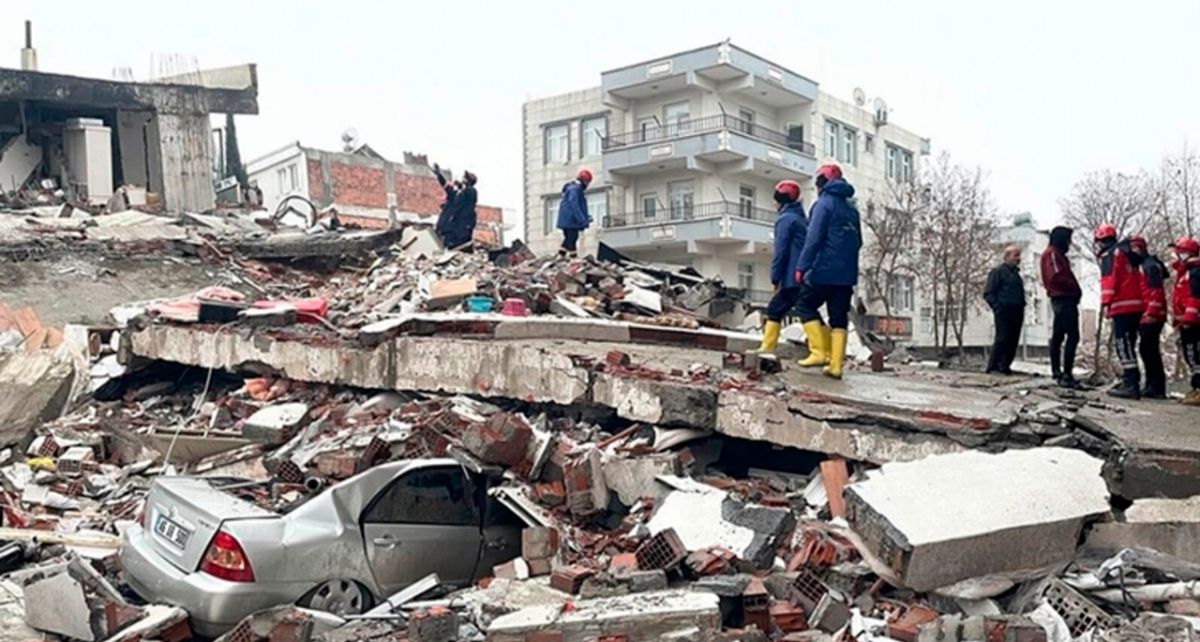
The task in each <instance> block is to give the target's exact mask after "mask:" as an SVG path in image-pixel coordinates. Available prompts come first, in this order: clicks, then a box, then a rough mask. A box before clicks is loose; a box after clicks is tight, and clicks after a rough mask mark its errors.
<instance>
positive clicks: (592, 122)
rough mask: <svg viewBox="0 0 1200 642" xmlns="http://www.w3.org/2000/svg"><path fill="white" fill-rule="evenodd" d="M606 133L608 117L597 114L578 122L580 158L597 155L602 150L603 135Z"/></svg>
mask: <svg viewBox="0 0 1200 642" xmlns="http://www.w3.org/2000/svg"><path fill="white" fill-rule="evenodd" d="M607 135H608V118H607V117H606V116H597V117H595V118H587V119H584V120H583V121H582V122H580V123H579V140H581V141H583V144H582V145H580V150H579V154H580V156H579V157H580V158H588V157H591V156H599V155H600V154H601V153H602V152H603V151H604V137H605V136H607Z"/></svg>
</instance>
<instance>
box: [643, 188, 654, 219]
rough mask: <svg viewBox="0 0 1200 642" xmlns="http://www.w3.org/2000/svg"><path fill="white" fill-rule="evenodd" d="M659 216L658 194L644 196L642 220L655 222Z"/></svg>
mask: <svg viewBox="0 0 1200 642" xmlns="http://www.w3.org/2000/svg"><path fill="white" fill-rule="evenodd" d="M657 214H658V194H654V193H650V194H642V218H644V219H646V220H647V221H653V220H654V217H655V216H656V215H657Z"/></svg>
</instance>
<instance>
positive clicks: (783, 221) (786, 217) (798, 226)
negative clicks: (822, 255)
mask: <svg viewBox="0 0 1200 642" xmlns="http://www.w3.org/2000/svg"><path fill="white" fill-rule="evenodd" d="M807 238H808V221H806V220H804V206H802V205H801V204H800V203H798V202H796V203H788V204H787V205H784V206H783V207H782V208H780V210H779V218H777V219H775V255H774V256H773V257H772V258H771V285H776V286H779V289H781V290H782V289H784V288H794V287H798V286H799V285H800V283H798V282H797V281H796V266H797V265H799V263H800V252H801V251H802V250H803V249H804V244H805V242H806V239H807Z"/></svg>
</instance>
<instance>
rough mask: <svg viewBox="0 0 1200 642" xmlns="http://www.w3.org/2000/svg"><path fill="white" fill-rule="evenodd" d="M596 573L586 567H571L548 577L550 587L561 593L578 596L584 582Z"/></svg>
mask: <svg viewBox="0 0 1200 642" xmlns="http://www.w3.org/2000/svg"><path fill="white" fill-rule="evenodd" d="M595 574H596V572H595V571H593V570H592V569H590V568H588V567H586V566H579V565H573V566H568V567H566V568H562V569H559V570H557V571H555V572H554V573H552V574H551V575H550V586H551V587H553V588H556V589H558V590H560V591H562V592H563V593H570V594H572V595H578V594H579V589H580V588H581V587H582V586H583V582H584V580H586V579H587V578H589V577H591V576H593V575H595Z"/></svg>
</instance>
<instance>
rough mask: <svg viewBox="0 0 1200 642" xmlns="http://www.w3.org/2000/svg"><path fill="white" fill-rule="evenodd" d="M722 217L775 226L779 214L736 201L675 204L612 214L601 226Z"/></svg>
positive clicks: (604, 219) (604, 218)
mask: <svg viewBox="0 0 1200 642" xmlns="http://www.w3.org/2000/svg"><path fill="white" fill-rule="evenodd" d="M722 216H736V217H738V218H744V219H747V220H751V221H759V222H763V223H772V222H774V221H775V217H776V216H778V213H777V212H776V211H775V210H769V209H766V208H765V207H752V206H751V205H750V204H749V203H742V202H734V201H714V202H712V203H699V204H693V203H686V202H683V203H672V204H671V205H669V206H666V207H662V208H655V209H652V210H638V211H636V212H629V213H626V214H609V215H607V216H604V217H603V219H602V221H601V224H602V225H603V227H605V228H615V227H631V226H634V225H653V224H655V223H659V224H665V223H676V222H683V221H699V220H702V219H709V218H720V217H722Z"/></svg>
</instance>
